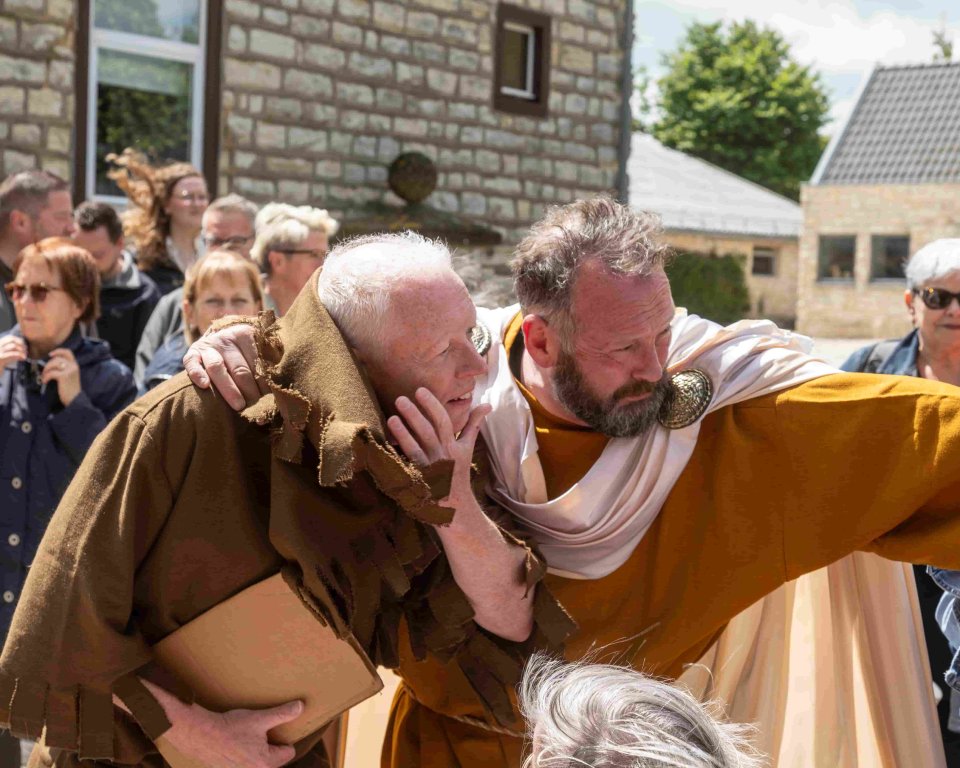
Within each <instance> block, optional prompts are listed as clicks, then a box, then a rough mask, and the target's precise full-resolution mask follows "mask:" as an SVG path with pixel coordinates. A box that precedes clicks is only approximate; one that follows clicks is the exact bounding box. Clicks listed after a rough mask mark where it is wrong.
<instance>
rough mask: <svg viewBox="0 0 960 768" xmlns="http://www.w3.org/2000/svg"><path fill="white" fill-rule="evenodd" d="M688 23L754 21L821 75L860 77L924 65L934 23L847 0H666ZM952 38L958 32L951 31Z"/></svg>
mask: <svg viewBox="0 0 960 768" xmlns="http://www.w3.org/2000/svg"><path fill="white" fill-rule="evenodd" d="M669 5H670V7H671V8H673V9H674V10H676V11H678V12H679V13H681V14H683V15H684V16H688V17H690V18H691V19H693V18H703V17H704V16H706V17H709V18H716V19H720V18H722V19H728V20H738V21H739V20H743V19H754V20H756V21H758V22H760V23H761V24H765V25H769V26H771V27H773V28H774V29H776V30H778V31H779V32H780V33H781V34H782V35H783V36H784V38H785V39H786V40H787V42H788V43H790V45H791V48H792V50H793V53H794V55H795V56H796V57H797V59H798V60H799V61H801V62H803V63H804V64H811V65H813V66H814V67H815V68H816V69H818V70H820V71H822V72H824V73H837V74H839V73H846V74H849V73H854V72H856V73H860V72H864V73H865V72H866V71H868V70H869V69H870V68H872V67H873V65H874V64H875V63H881V64H902V63H907V62H911V63H913V62H927V61H930V60H931V59H932V54H933V45H932V40H933V32H934V30H936V29H938V28H939V27H940V23H939V22H935V21H929V20H920V19H916V18H914V17H912V16H909V15H906V14H899V13H895V12H892V11H878V12H876V13H872V14H869V15H862V14H861V13H860V12H859V11H858V10H857V8H856V7H855V5H854V3H853V2H852V1H851V0H777V2H776V3H775V4H773V3H770V4H768V3H766V2H763V3H761V2H758V0H670V2H669ZM952 31H953V33H954V37H955V39H956V38H960V34H958V32H960V29H958V27H957V26H956V25H953V30H952Z"/></svg>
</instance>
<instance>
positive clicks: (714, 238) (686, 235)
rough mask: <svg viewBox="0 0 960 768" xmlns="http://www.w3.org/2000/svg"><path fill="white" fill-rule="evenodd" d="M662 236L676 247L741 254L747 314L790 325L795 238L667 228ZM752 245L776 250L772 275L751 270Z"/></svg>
mask: <svg viewBox="0 0 960 768" xmlns="http://www.w3.org/2000/svg"><path fill="white" fill-rule="evenodd" d="M665 236H666V239H667V242H669V243H670V245H671V246H673V247H674V248H676V249H678V250H686V251H695V252H701V253H716V254H717V255H720V256H723V255H726V254H738V255H740V256H742V257H743V259H744V260H743V265H744V270H745V272H746V278H747V290H748V291H749V294H750V316H751V317H765V318H770V319H771V320H774V321H776V322H778V323H780V324H783V325H787V326H792V325H793V323H794V320H795V318H796V312H797V311H796V306H797V249H798V244H797V239H796V238H764V237H734V236H731V235H713V234H704V233H694V232H669V231H668V232H666V233H665ZM754 247H761V248H773V249H774V250H775V251H776V253H777V256H776V264H775V267H774V274H773V275H754V274H752V271H753V249H754Z"/></svg>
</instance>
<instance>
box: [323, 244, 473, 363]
mask: <svg viewBox="0 0 960 768" xmlns="http://www.w3.org/2000/svg"><path fill="white" fill-rule="evenodd" d="M443 273H448V274H450V275H451V276H454V275H455V273H454V272H453V267H452V266H451V258H450V251H449V250H448V249H447V246H446V245H444V244H443V243H442V242H441V241H439V240H431V239H429V238H427V237H423V236H422V235H418V234H417V233H415V232H410V231H406V232H398V233H391V234H381V235H363V236H361V237H355V238H352V239H350V240H346V241H344V242H342V243H340V244H338V245H337V246H336V247H335V248H334V249H333V250H332V251H330V253H329V254H328V255H327V259H326V261H324V263H323V269H322V270H321V271H320V280H319V282H318V286H317V288H318V291H319V294H320V302H321V303H322V304H323V305H324V306H325V307H326V308H327V311H328V312H329V313H330V316H331V317H332V318H333V320H334V322H335V323H336V324H337V327H338V328H339V329H340V332H341V333H342V334H343V335H344V338H346V339H347V341H348V342H349V343H350V345H351V346H353V347H356V348H358V349H365V350H371V351H373V350H375V349H376V348H378V347H380V346H382V344H374V343H373V342H374V339H375V338H377V337H382V336H383V334H384V333H387V332H389V328H387V327H385V324H384V317H385V316H386V314H387V312H388V310H389V309H390V301H391V293H392V292H393V291H395V290H396V288H397V284H398V282H399V281H401V280H404V279H408V278H416V277H432V276H434V275H437V274H443Z"/></svg>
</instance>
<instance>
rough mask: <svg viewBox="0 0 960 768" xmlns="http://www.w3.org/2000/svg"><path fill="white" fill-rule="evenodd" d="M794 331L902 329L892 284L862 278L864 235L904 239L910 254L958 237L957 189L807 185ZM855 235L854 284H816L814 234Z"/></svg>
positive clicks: (858, 333) (905, 326)
mask: <svg viewBox="0 0 960 768" xmlns="http://www.w3.org/2000/svg"><path fill="white" fill-rule="evenodd" d="M801 204H802V205H803V210H804V228H803V235H802V237H801V239H800V266H799V274H798V299H797V329H798V330H799V331H800V332H802V333H806V334H810V335H813V336H836V337H848V338H858V337H863V338H892V337H895V336H900V335H903V334H904V333H906V332H907V331H908V330H909V329H910V323H909V321H908V319H907V313H906V310H905V309H904V304H903V290H904V287H905V284H904V283H903V282H902V281H900V280H878V281H871V280H870V238H871V236H872V235H909V236H910V253H911V254H912V253H915V252H916V251H917V250H919V249H920V248H921V247H923V246H924V245H926V244H927V243H929V242H930V241H932V240H937V239H938V238H941V237H960V184H917V185H906V184H904V185H887V186H881V185H876V186H807V187H804V189H803V190H802V192H801ZM831 234H835V235H856V238H857V245H856V256H855V261H854V279H853V280H852V281H849V282H842V283H841V282H832V281H819V280H818V279H817V258H818V246H819V236H820V235H831Z"/></svg>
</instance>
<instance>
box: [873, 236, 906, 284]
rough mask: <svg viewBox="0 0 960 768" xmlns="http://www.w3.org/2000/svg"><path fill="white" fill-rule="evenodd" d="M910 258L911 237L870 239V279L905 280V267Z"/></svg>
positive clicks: (877, 237) (875, 237) (874, 237)
mask: <svg viewBox="0 0 960 768" xmlns="http://www.w3.org/2000/svg"><path fill="white" fill-rule="evenodd" d="M909 256H910V237H909V235H874V236H873V237H871V238H870V279H871V280H903V278H904V274H903V265H904V264H905V263H906V261H907V258H908V257H909Z"/></svg>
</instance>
